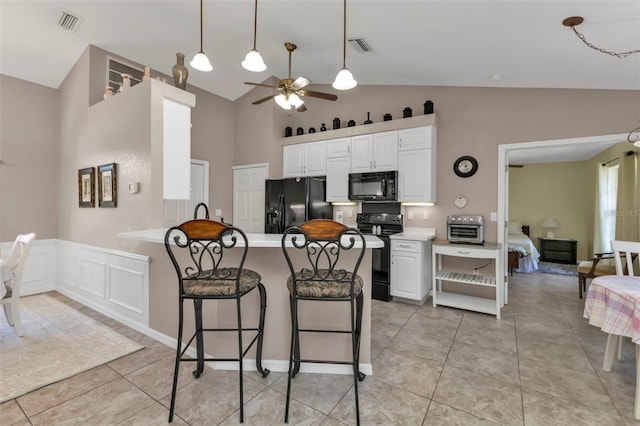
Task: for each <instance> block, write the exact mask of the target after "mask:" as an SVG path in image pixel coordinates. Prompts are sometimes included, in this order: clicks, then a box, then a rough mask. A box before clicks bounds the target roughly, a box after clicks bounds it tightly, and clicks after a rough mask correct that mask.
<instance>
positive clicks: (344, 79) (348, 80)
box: [332, 68, 358, 90]
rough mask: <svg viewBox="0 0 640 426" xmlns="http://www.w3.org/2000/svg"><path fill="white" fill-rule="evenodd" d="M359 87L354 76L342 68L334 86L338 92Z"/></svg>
mask: <svg viewBox="0 0 640 426" xmlns="http://www.w3.org/2000/svg"><path fill="white" fill-rule="evenodd" d="M357 85H358V82H357V81H356V80H355V79H354V78H353V74H351V71H349V70H348V69H347V68H342V69H341V70H340V71H338V75H336V80H335V81H334V82H333V84H332V86H333V88H334V89H336V90H349V89H353V88H354V87H356V86H357Z"/></svg>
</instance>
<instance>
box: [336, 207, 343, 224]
mask: <svg viewBox="0 0 640 426" xmlns="http://www.w3.org/2000/svg"><path fill="white" fill-rule="evenodd" d="M336 222H338V223H343V222H344V215H343V213H342V210H338V211H336Z"/></svg>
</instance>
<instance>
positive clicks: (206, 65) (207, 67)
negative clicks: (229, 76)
mask: <svg viewBox="0 0 640 426" xmlns="http://www.w3.org/2000/svg"><path fill="white" fill-rule="evenodd" d="M202 26H203V25H202V0H200V51H199V52H198V53H196V54H195V56H194V57H193V59H192V60H191V62H189V65H191V67H192V68H193V69H196V70H198V71H205V72H208V71H211V70H212V69H213V67H212V66H211V62H210V61H209V58H208V57H207V55H205V53H204V50H203V48H202V33H203V28H202Z"/></svg>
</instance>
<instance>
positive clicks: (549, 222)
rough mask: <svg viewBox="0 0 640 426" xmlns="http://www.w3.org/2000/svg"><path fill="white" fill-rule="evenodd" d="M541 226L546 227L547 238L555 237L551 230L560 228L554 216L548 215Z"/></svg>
mask: <svg viewBox="0 0 640 426" xmlns="http://www.w3.org/2000/svg"><path fill="white" fill-rule="evenodd" d="M542 227H543V228H547V238H555V235H554V234H553V230H554V229H556V228H560V224H559V223H558V221H557V220H555V219H554V218H552V217H548V218H546V219H545V221H544V222H542Z"/></svg>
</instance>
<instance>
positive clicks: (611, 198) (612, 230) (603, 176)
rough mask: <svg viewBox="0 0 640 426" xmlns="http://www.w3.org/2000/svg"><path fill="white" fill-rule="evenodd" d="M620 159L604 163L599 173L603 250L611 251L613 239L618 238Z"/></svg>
mask: <svg viewBox="0 0 640 426" xmlns="http://www.w3.org/2000/svg"><path fill="white" fill-rule="evenodd" d="M619 170H620V162H619V161H618V160H614V161H610V162H608V163H604V164H603V165H602V167H601V169H600V173H599V179H600V182H599V187H600V196H599V214H600V241H601V244H602V251H603V252H609V251H611V250H612V249H611V240H615V238H616V216H617V207H618V206H617V200H618V171H619Z"/></svg>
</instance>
